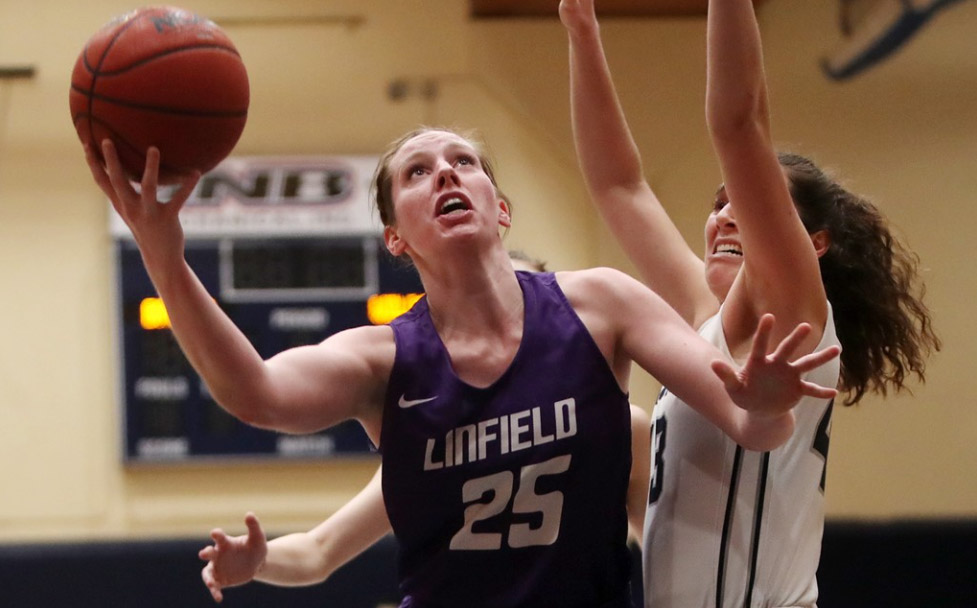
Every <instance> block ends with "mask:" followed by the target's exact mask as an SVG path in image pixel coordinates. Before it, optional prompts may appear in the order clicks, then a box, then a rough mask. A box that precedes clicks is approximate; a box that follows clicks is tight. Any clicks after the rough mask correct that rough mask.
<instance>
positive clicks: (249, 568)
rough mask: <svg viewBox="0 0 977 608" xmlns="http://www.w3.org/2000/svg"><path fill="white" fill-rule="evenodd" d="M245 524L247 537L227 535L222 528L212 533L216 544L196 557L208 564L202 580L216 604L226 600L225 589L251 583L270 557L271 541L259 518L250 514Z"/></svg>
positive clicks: (202, 550) (202, 574)
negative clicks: (269, 544) (269, 541)
mask: <svg viewBox="0 0 977 608" xmlns="http://www.w3.org/2000/svg"><path fill="white" fill-rule="evenodd" d="M244 523H245V524H246V525H247V527H248V533H247V534H246V535H244V536H228V535H227V534H225V533H224V531H223V530H221V529H220V528H217V529H215V530H213V531H211V533H210V537H211V538H212V539H213V541H214V544H213V545H207V546H206V547H204V548H203V549H201V550H200V552H199V553H198V554H197V555H198V556H199V557H200V559H202V560H205V561H206V562H207V565H206V566H204V569H203V570H202V571H201V573H200V577H201V578H202V579H203V582H204V585H206V586H207V589H208V590H209V591H210V595H211V596H212V597H213V598H214V601H215V602H220V601H222V600H223V599H224V594H223V589H225V588H227V587H235V586H237V585H243V584H245V583H248V582H250V581H252V580H253V579H254V577H255V575H256V574H257V573H258V571H259V570H260V569H261V566H262V565H263V564H264V563H265V557H266V556H267V555H268V541H267V539H266V538H265V532H264V530H262V529H261V523H260V522H259V521H258V518H257V516H255V514H254V513H248V514H247V515H246V516H245V517H244Z"/></svg>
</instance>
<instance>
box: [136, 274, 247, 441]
mask: <svg viewBox="0 0 977 608" xmlns="http://www.w3.org/2000/svg"><path fill="white" fill-rule="evenodd" d="M143 259H144V263H145V265H146V269H147V272H148V273H149V276H150V279H151V280H152V282H153V284H154V286H155V287H156V290H157V293H158V294H159V296H160V297H161V298H162V300H163V302H164V304H165V306H166V310H167V314H168V316H169V320H170V325H171V328H172V331H173V334H174V336H175V337H176V339H177V342H178V343H179V344H180V347H181V349H182V350H183V352H184V354H185V355H186V357H187V360H188V361H189V362H190V364H191V365H192V366H193V368H194V369H195V370H196V371H197V373H198V374H199V375H200V377H201V378H202V379H203V380H204V382H205V383H206V384H207V388H208V390H209V391H210V393H211V395H212V396H213V397H214V399H215V400H216V401H217V402H218V403H219V404H220V405H221V406H222V407H224V408H225V409H227V410H228V411H229V412H230V413H231V414H233V415H234V416H236V417H238V418H241V419H242V420H245V421H246V422H254V421H257V420H260V416H259V413H260V410H259V409H258V404H259V403H261V401H262V400H261V398H260V395H261V393H260V391H259V390H257V386H258V383H259V382H260V380H261V379H262V378H263V377H264V376H263V375H264V362H263V361H262V359H261V357H260V356H259V355H258V353H257V351H255V349H254V347H253V346H252V345H251V343H250V341H249V340H248V339H247V337H246V336H245V335H244V334H243V333H242V332H241V331H240V330H239V329H238V328H237V327H236V326H235V325H234V324H233V322H231V320H230V319H229V318H228V317H227V315H226V314H224V312H223V311H222V310H221V309H220V307H219V305H218V304H217V302H216V301H215V300H214V298H213V297H212V296H211V295H210V294H209V293H208V292H207V290H206V288H205V287H204V286H203V284H202V283H201V282H200V280H199V279H198V277H197V276H196V275H195V274H194V273H193V271H192V270H191V269H190V267H189V266H188V265H187V263H186V262H185V260H184V259H183V258H182V256H181V257H180V258H179V259H171V260H168V261H166V262H162V261H160V260H158V259H153V258H151V257H149V256H146V255H144V257H143Z"/></svg>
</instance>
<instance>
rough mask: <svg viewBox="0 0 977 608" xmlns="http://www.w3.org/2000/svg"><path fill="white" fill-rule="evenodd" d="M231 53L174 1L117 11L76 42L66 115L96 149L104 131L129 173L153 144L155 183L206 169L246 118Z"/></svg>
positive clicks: (214, 29)
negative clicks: (157, 176) (156, 155)
mask: <svg viewBox="0 0 977 608" xmlns="http://www.w3.org/2000/svg"><path fill="white" fill-rule="evenodd" d="M249 98H250V91H249V87H248V74H247V71H246V70H245V67H244V63H243V62H242V61H241V56H240V55H239V54H238V52H237V49H236V48H235V47H234V44H233V43H232V42H231V40H230V38H228V37H227V34H225V33H224V31H223V30H221V29H220V28H219V27H218V26H217V25H216V24H215V23H214V22H212V21H209V20H208V19H205V18H204V17H200V16H199V15H195V14H193V13H192V12H190V11H187V10H184V9H180V8H175V7H150V8H142V9H138V10H136V11H133V12H131V13H128V14H125V15H122V16H120V17H118V18H116V19H115V20H113V21H111V22H110V23H108V24H106V25H105V26H104V27H102V29H100V30H99V31H98V32H96V33H95V35H94V36H92V38H91V39H90V40H89V41H88V43H87V44H86V45H85V48H84V49H83V50H82V52H81V54H80V55H79V56H78V61H77V62H76V63H75V68H74V71H73V72H72V74H71V92H70V95H69V106H70V108H71V119H72V120H73V121H74V124H75V130H76V131H77V132H78V137H79V138H80V139H81V141H82V142H85V143H87V144H88V145H89V146H90V147H91V148H92V150H93V151H95V153H96V154H98V155H101V150H100V142H101V141H102V140H104V139H106V138H110V139H111V140H112V141H113V142H114V143H115V147H116V149H117V150H118V153H119V159H120V160H121V162H122V166H123V167H124V168H125V170H126V171H127V172H128V173H129V175H130V177H131V178H132V179H139V178H140V177H141V176H142V173H143V167H144V166H145V161H146V150H147V149H148V148H149V147H150V146H156V147H157V148H159V150H160V182H161V183H169V182H173V181H176V180H177V179H179V177H180V176H181V175H183V174H186V173H187V172H189V171H192V170H194V169H196V170H199V171H201V172H206V171H209V170H210V169H212V168H214V166H216V165H217V163H219V162H220V161H221V160H223V159H224V158H226V157H227V155H228V154H230V152H231V150H232V149H233V148H234V146H235V144H236V143H237V141H238V139H239V138H240V137H241V132H242V131H243V130H244V124H245V122H246V120H247V117H248V102H249Z"/></svg>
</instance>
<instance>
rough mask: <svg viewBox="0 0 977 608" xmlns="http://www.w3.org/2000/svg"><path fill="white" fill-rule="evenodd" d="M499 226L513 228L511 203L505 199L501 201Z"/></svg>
mask: <svg viewBox="0 0 977 608" xmlns="http://www.w3.org/2000/svg"><path fill="white" fill-rule="evenodd" d="M499 225H500V226H504V227H506V228H511V227H512V215H510V212H509V203H507V202H506V201H505V200H504V199H501V198H500V199H499Z"/></svg>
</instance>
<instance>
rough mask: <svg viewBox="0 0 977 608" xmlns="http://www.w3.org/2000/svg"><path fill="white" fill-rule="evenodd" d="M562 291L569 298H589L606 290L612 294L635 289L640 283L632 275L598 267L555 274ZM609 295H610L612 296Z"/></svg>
mask: <svg viewBox="0 0 977 608" xmlns="http://www.w3.org/2000/svg"><path fill="white" fill-rule="evenodd" d="M554 276H555V277H556V281H557V283H559V285H560V289H562V290H563V292H564V293H565V294H567V297H568V298H571V299H572V298H573V297H582V298H587V297H590V296H593V295H595V294H596V295H599V294H601V293H603V292H604V290H611V292H612V294H615V293H618V292H620V291H622V290H626V289H627V288H629V287H631V288H633V287H634V286H635V285H640V283H639V282H638V281H637V280H636V279H635V278H633V277H631V276H630V275H628V274H626V273H624V272H622V271H620V270H617V269H615V268H608V267H597V268H587V269H585V270H569V271H562V272H557V273H554ZM612 294H608V295H612Z"/></svg>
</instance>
